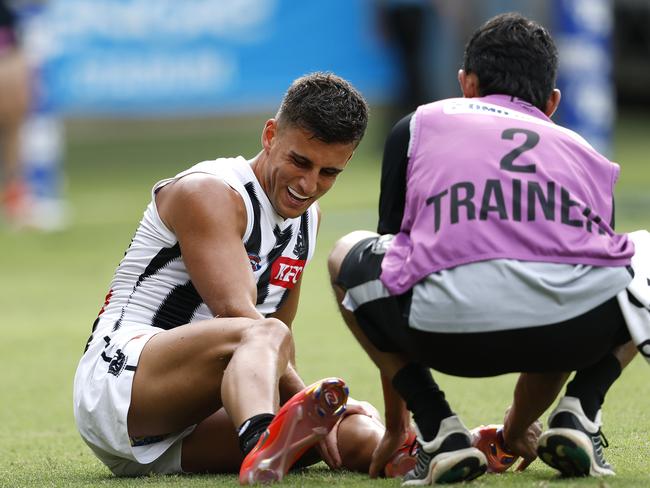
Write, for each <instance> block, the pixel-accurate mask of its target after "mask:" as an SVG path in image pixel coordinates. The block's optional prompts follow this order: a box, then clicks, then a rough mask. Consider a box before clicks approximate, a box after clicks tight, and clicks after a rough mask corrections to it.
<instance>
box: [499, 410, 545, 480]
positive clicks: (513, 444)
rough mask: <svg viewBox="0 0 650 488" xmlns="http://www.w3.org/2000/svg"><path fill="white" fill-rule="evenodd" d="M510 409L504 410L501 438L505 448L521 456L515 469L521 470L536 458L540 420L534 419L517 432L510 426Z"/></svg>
mask: <svg viewBox="0 0 650 488" xmlns="http://www.w3.org/2000/svg"><path fill="white" fill-rule="evenodd" d="M510 411H511V409H510V408H508V410H506V416H505V418H504V420H503V439H504V441H505V444H506V446H507V448H508V449H509V450H510V451H511V452H512V453H513V454H516V455H518V456H520V457H521V462H520V463H519V465H518V466H517V468H516V469H515V471H523V470H525V469H526V468H527V467H528V466H529V465H530V463H532V462H533V461H534V460H535V459H537V441H538V440H539V436H541V435H542V422H541V421H539V420H536V421H535V422H533V423H532V424H531V425H529V426H528V428H527V429H526V430H524V431H523V432H521V433H519V432H517V431H516V430H515V429H512V428H511V427H512V425H511V424H512V423H511V422H510Z"/></svg>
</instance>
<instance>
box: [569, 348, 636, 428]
mask: <svg viewBox="0 0 650 488" xmlns="http://www.w3.org/2000/svg"><path fill="white" fill-rule="evenodd" d="M636 353H637V348H636V346H635V344H634V342H632V341H629V342H627V343H625V344H623V345H621V346H617V347H616V348H614V350H613V351H612V352H611V353H610V354H607V355H606V356H605V357H603V358H602V359H601V360H600V361H598V362H597V363H596V364H594V365H592V366H589V367H588V368H584V369H581V370H580V371H577V372H576V374H575V376H574V378H573V380H572V381H571V382H570V383H569V384H568V385H567V388H566V395H567V396H570V397H575V398H578V399H579V400H580V404H581V405H582V409H583V411H584V413H585V415H586V416H587V417H588V418H589V420H592V421H593V420H594V419H595V418H596V414H597V413H598V410H600V408H601V406H602V405H603V402H604V401H605V395H606V394H607V392H608V391H609V389H610V388H611V386H612V385H613V384H614V382H615V381H616V380H617V379H618V377H619V376H620V375H621V372H622V371H623V369H624V368H625V367H626V366H627V365H628V364H630V362H631V361H632V359H634V356H635V355H636Z"/></svg>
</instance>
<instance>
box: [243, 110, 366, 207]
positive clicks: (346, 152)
mask: <svg viewBox="0 0 650 488" xmlns="http://www.w3.org/2000/svg"><path fill="white" fill-rule="evenodd" d="M262 145H263V147H264V155H263V156H265V157H264V158H263V163H262V164H260V165H259V166H258V170H257V171H256V174H257V177H258V179H259V181H260V184H261V185H262V188H263V189H264V191H265V192H266V194H267V196H268V197H269V200H270V201H271V203H272V204H273V207H274V208H275V210H276V212H278V213H279V214H280V215H281V216H283V217H284V218H295V217H299V216H300V215H302V214H303V213H304V212H305V211H306V210H307V208H308V207H309V206H310V205H311V204H312V203H314V202H315V201H316V200H318V199H319V198H320V197H322V196H323V195H324V194H325V193H327V192H328V190H329V189H330V188H331V187H332V185H333V184H334V182H335V181H336V177H337V176H338V175H339V173H341V172H342V171H343V170H344V169H345V167H346V165H347V163H348V161H349V160H350V158H351V157H352V153H353V152H354V149H355V147H356V144H355V143H353V142H351V143H332V144H328V143H325V142H323V141H321V140H319V139H316V138H314V137H313V136H312V135H311V133H309V132H308V131H306V130H304V129H301V128H300V127H295V126H278V124H277V122H276V121H275V120H274V119H270V120H269V121H267V122H266V125H265V126H264V132H263V133H262Z"/></svg>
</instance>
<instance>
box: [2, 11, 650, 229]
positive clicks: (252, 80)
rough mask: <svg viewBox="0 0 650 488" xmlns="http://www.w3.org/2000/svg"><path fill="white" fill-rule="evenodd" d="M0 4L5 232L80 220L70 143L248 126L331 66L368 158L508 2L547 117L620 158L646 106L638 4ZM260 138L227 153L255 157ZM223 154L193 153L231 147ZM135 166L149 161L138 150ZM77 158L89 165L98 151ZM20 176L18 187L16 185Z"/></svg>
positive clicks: (451, 72) (649, 24) (451, 73)
mask: <svg viewBox="0 0 650 488" xmlns="http://www.w3.org/2000/svg"><path fill="white" fill-rule="evenodd" d="M1 3H2V4H5V5H6V7H3V9H9V10H10V11H11V12H13V14H14V17H15V18H14V19H13V22H12V24H13V26H12V29H13V37H14V41H13V43H11V42H8V41H7V42H4V44H9V45H10V46H9V47H7V48H6V49H5V50H7V51H8V50H9V49H10V47H11V45H13V46H14V47H15V50H19V51H20V55H21V56H22V58H23V59H24V60H25V62H26V64H27V69H28V72H29V74H28V76H29V82H28V84H29V100H28V107H29V108H28V110H27V111H26V112H27V113H25V114H24V120H23V121H22V123H21V127H22V128H21V130H20V144H21V146H20V152H19V159H20V161H19V164H20V169H19V170H16V169H15V167H17V165H18V163H15V162H14V163H7V162H5V163H3V166H4V168H5V169H4V177H3V203H4V204H5V205H4V206H5V213H4V215H5V224H7V225H5V227H7V226H9V227H11V226H13V227H31V228H37V229H43V230H58V229H63V228H65V227H66V225H68V224H70V223H71V222H72V221H73V220H74V218H75V217H74V215H75V208H73V207H71V206H70V205H69V204H68V203H69V191H70V188H69V181H70V178H72V177H73V176H70V177H69V176H68V172H71V171H74V170H75V169H76V166H77V164H78V163H77V160H76V157H75V145H76V144H85V143H88V141H90V140H97V139H104V140H113V138H115V137H118V136H119V134H122V133H126V134H125V135H128V137H129V138H130V139H133V138H135V137H137V135H138V134H139V133H140V131H145V132H147V131H149V132H150V131H152V130H158V129H161V130H170V131H172V132H175V133H176V132H180V133H187V135H188V136H192V135H194V136H196V134H198V132H201V130H200V129H199V130H197V129H196V128H197V127H207V126H209V125H210V124H211V123H212V122H214V121H215V120H221V121H223V122H224V123H225V124H226V125H228V126H230V122H228V121H229V120H230V119H232V118H237V119H241V118H242V117H246V118H249V119H252V120H253V122H252V125H253V126H256V125H259V123H260V121H262V119H264V118H265V117H268V116H270V115H272V114H273V113H274V111H275V109H276V107H277V105H278V102H279V101H280V99H281V97H282V95H283V92H284V90H285V89H286V87H287V86H288V85H289V83H290V82H291V81H292V80H293V79H295V78H296V77H298V76H300V75H302V74H305V73H307V72H310V71H314V70H327V71H334V72H336V73H338V74H340V75H341V76H343V77H345V78H347V79H349V80H350V81H351V82H352V83H353V84H355V85H356V86H357V87H358V88H359V89H360V90H361V91H362V92H363V93H364V94H365V96H366V97H367V99H368V100H369V102H370V104H371V105H372V107H373V109H374V110H373V112H374V113H373V120H372V122H373V124H372V127H371V128H372V129H373V130H374V131H375V132H373V133H372V134H370V137H369V138H368V139H369V141H368V142H367V143H366V146H368V148H369V149H372V150H375V151H378V150H380V148H381V140H382V138H383V136H384V134H385V133H386V131H387V130H388V129H389V127H390V125H391V124H392V123H393V122H394V121H395V120H397V119H398V118H399V117H401V116H403V115H404V114H406V113H408V112H410V111H411V110H413V109H414V108H415V107H416V106H417V105H419V104H421V103H425V102H427V101H431V100H435V99H439V98H445V97H449V96H457V95H458V94H459V91H458V89H457V82H456V73H457V70H458V68H459V67H460V65H461V63H462V54H463V46H464V44H465V42H466V40H467V38H468V35H469V33H470V32H471V31H472V30H474V29H475V28H476V27H477V26H478V25H479V24H480V23H482V22H483V21H485V20H486V19H487V18H489V17H491V16H493V15H495V14H497V13H500V12H504V11H509V10H517V11H519V12H521V13H523V14H524V15H527V16H529V17H531V18H533V19H535V20H538V21H539V22H541V23H542V24H544V25H546V26H548V28H549V29H550V30H551V31H552V32H553V34H554V36H555V39H556V41H557V44H558V46H559V49H560V53H561V65H560V77H559V79H558V85H559V87H560V89H561V90H562V92H563V95H564V96H563V100H562V105H561V109H560V112H559V113H558V115H557V116H556V121H557V122H559V123H561V124H564V125H567V126H569V127H571V128H573V129H575V130H577V131H578V132H580V133H581V134H582V135H583V136H584V137H586V138H587V140H589V141H590V142H591V143H592V144H593V145H594V146H595V147H597V148H598V149H599V150H601V151H602V152H604V153H606V154H607V155H609V156H610V157H613V158H616V157H617V156H618V154H616V153H615V151H614V130H615V127H616V124H617V121H619V120H621V119H622V123H625V115H626V113H628V112H634V116H638V115H639V114H638V112H646V111H647V110H648V108H649V107H650V90H648V88H647V87H648V86H650V2H648V1H647V0H518V1H513V0H511V1H508V0H330V1H328V2H327V3H326V4H323V3H322V2H295V1H291V0H228V1H225V0H184V1H182V2H178V1H175V0H156V1H155V2H149V1H146V0H49V1H46V0H42V1H34V0H31V1H29V0H2V2H1ZM3 24H5V26H6V24H8V21H7V22H3ZM5 30H6V29H5ZM8 35H10V34H8ZM4 37H6V36H4ZM2 38H3V37H2V36H0V39H2ZM5 57H7V56H5ZM4 64H5V65H7V64H8V63H7V62H5V63H4ZM0 66H1V65H0ZM3 69H4V70H5V71H8V70H7V68H6V67H5V68H3ZM12 69H14V71H15V70H16V68H12ZM14 74H15V73H14ZM5 77H6V76H5ZM14 78H15V76H14ZM0 82H2V81H1V78H0ZM17 83H19V82H16V81H14V85H15V84H17ZM26 84H27V83H26V82H23V83H22V85H23V86H24V85H26ZM0 89H2V90H1V91H4V92H5V97H7V96H9V95H8V94H9V93H12V92H14V93H17V91H18V89H16V88H15V87H12V86H11V85H9V84H6V83H5V84H4V85H0ZM20 95H21V96H24V93H21V94H20ZM17 98H18V97H17V96H16V95H14V97H13V99H14V101H15V100H16V99H17ZM1 104H2V99H0V105H1ZM1 116H2V114H0V117H1ZM208 120H209V122H208ZM136 122H137V123H136ZM161 126H164V128H163V127H161ZM256 128H257V127H256ZM216 132H218V131H215V133H214V134H213V135H214V136H215V137H219V134H218V133H216ZM255 143H256V140H251V141H250V145H245V146H238V148H237V149H234V152H235V153H237V154H239V153H241V154H244V155H248V156H250V155H252V153H253V152H255V150H256V147H255ZM2 145H3V146H8V145H10V143H6V142H5V143H3V144H2ZM224 149H226V148H222V149H220V148H219V147H216V151H215V152H214V153H211V154H209V153H206V154H204V155H202V156H201V157H205V158H212V157H215V156H217V155H233V153H226V152H225V151H224ZM106 150H107V151H109V152H111V151H112V152H113V153H114V156H113V157H112V158H111V157H110V155H107V154H102V156H101V158H104V159H102V162H103V164H102V170H107V169H110V165H111V164H113V163H114V161H113V160H116V159H122V157H121V156H120V155H119V151H118V147H117V145H113V147H112V148H109V149H106ZM16 157H18V156H16ZM375 157H378V156H377V155H375ZM3 159H5V160H6V159H11V157H10V156H4V157H3ZM142 159H147V158H146V157H144V158H142ZM188 162H189V161H188ZM131 163H132V164H133V165H141V164H144V162H143V161H142V160H140V158H135V159H134V160H133V161H131ZM10 165H13V167H14V169H7V168H8V167H9V166H10ZM83 165H84V168H85V169H87V170H89V169H90V168H91V167H93V166H95V167H96V166H97V165H98V157H90V158H87V159H85V160H84V161H83ZM18 171H19V172H20V176H21V177H23V182H22V184H20V185H11V184H10V183H11V180H12V179H14V180H16V179H18V177H17V176H16V175H15V173H17V172H18ZM23 197H25V198H23Z"/></svg>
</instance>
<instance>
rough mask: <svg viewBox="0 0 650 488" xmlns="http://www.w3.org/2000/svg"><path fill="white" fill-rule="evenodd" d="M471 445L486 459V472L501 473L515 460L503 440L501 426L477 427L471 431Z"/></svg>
mask: <svg viewBox="0 0 650 488" xmlns="http://www.w3.org/2000/svg"><path fill="white" fill-rule="evenodd" d="M471 434H472V445H473V446H474V447H476V448H477V449H478V450H480V451H481V452H482V453H483V454H485V457H486V458H487V465H488V468H487V470H488V472H490V473H503V472H504V471H506V470H507V469H508V468H510V467H511V466H512V465H513V464H514V462H515V461H516V460H517V457H518V456H516V455H515V454H513V453H511V452H510V451H509V450H508V448H507V447H506V445H505V442H504V440H503V425H497V424H490V425H479V426H478V427H476V428H474V429H472V430H471Z"/></svg>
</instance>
